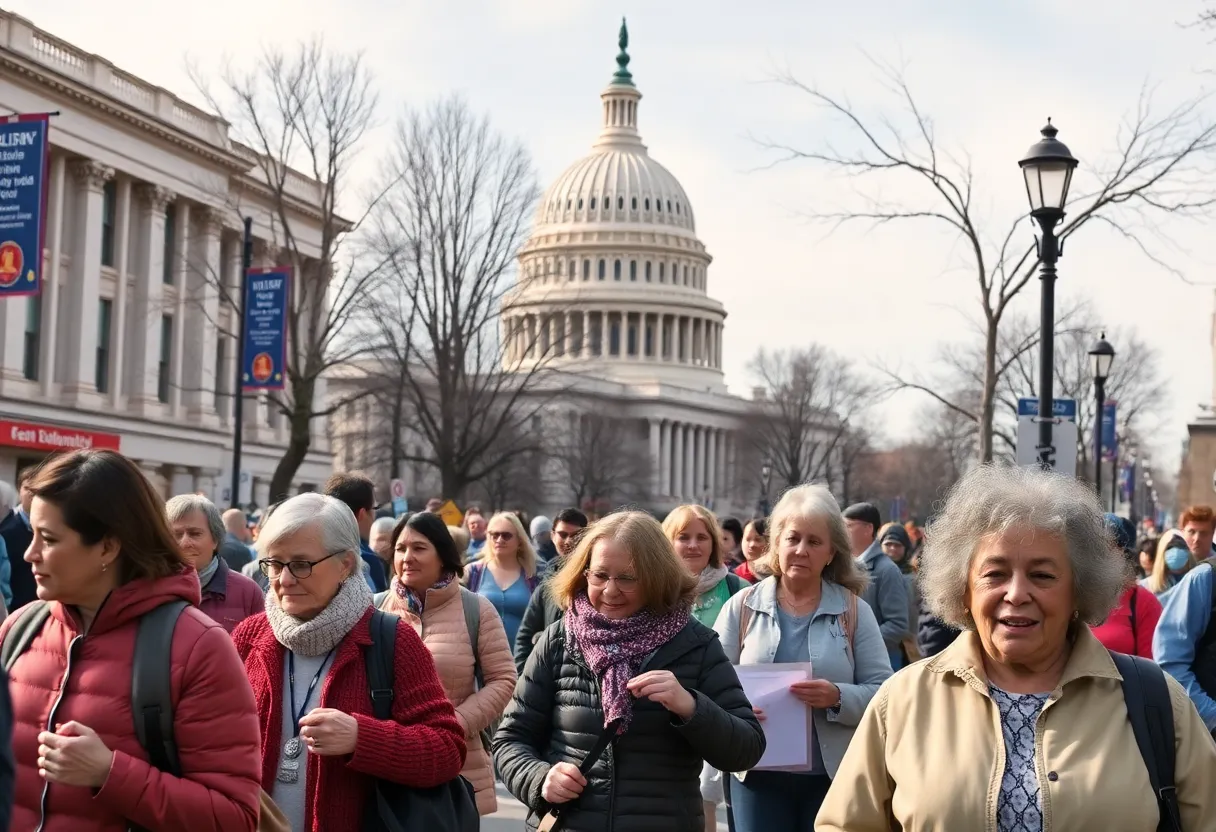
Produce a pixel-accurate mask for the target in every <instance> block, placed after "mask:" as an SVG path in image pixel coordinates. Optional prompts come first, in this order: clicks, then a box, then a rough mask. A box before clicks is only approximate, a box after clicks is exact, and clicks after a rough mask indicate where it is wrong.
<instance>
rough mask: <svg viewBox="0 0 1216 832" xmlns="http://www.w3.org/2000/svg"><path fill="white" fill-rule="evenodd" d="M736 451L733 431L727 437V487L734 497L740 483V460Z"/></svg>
mask: <svg viewBox="0 0 1216 832" xmlns="http://www.w3.org/2000/svg"><path fill="white" fill-rule="evenodd" d="M736 450H737V448H736V447H735V433H734V431H731V432H730V433H728V434H727V435H726V485H727V488H728V489H730V493H731V496H734V494H735V486H736V485H737V484H738V482H739V467H738V463H739V459H738V456H737V455H736Z"/></svg>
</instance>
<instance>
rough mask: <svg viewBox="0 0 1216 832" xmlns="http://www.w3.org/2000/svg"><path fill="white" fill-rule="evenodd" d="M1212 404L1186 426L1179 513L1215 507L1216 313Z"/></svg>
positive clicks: (1179, 482)
mask: <svg viewBox="0 0 1216 832" xmlns="http://www.w3.org/2000/svg"><path fill="white" fill-rule="evenodd" d="M1211 338H1212V371H1211V372H1212V403H1211V404H1210V405H1206V406H1201V411H1200V413H1199V415H1197V416H1196V417H1195V418H1194V419H1192V420H1191V422H1190V424H1188V425H1187V426H1186V432H1187V441H1186V444H1185V446H1184V447H1183V452H1182V469H1181V470H1180V471H1179V473H1178V500H1177V507H1176V508H1177V510H1178V511H1179V512H1181V511H1182V510H1183V509H1184V508H1186V507H1187V506H1192V505H1216V312H1214V313H1213V315H1212V335H1211Z"/></svg>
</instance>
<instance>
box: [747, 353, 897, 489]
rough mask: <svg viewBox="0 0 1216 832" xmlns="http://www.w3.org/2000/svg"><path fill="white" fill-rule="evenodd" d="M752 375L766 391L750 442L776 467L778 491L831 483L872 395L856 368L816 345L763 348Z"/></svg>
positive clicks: (750, 366)
mask: <svg viewBox="0 0 1216 832" xmlns="http://www.w3.org/2000/svg"><path fill="white" fill-rule="evenodd" d="M748 370H749V371H750V372H751V374H752V375H753V376H754V377H755V378H756V379H757V380H758V381H759V382H760V383H761V385H762V389H763V391H764V398H763V400H762V401H760V402H758V403H757V406H756V408H755V411H754V413H753V414H752V423H753V425H752V431H751V434H752V442H753V444H755V445H756V448H757V450H758V451H759V453H760V454H761V455H762V456H763V457H764V458H765V459H767V460H768V461H769V464H770V465H772V475H773V482H774V483H775V487H776V488H777V490H780V487H787V486H788V487H792V486H795V485H800V484H802V483H804V482H811V481H814V480H824V479H827V478H828V477H829V475H830V474H831V472H832V471H833V466H834V465H836V464H837V461H836V460H835V458H834V457H835V455H836V454H837V452H838V450H839V445H840V443H841V440H842V439H844V438H845V437H846V436H847V435H848V431H849V428H850V426H851V424H852V420H854V419H855V418H856V417H858V416H860V414H861V413H862V412H863V411H864V410H865V409H866V408H867V407H868V406H869V405H870V404H872V398H873V390H872V389H871V388H870V386H869V385H868V384H867V383H866V382H865V381H864V380H863V379H862V378H861V377H860V376H859V375H858V373H857V371H856V370H855V369H854V368H853V366H852V364H850V363H849V362H848V361H846V360H845V359H843V358H841V357H839V356H837V355H835V354H834V353H832V352H831V351H830V350H828V349H826V348H824V347H822V346H820V345H818V344H812V345H810V346H809V347H805V348H802V349H791V350H784V351H782V350H778V351H772V352H770V351H768V350H765V349H764V348H761V349H760V350H759V351H758V352H757V353H756V355H755V357H754V358H752V360H751V362H749V364H748Z"/></svg>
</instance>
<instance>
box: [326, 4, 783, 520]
mask: <svg viewBox="0 0 1216 832" xmlns="http://www.w3.org/2000/svg"><path fill="white" fill-rule="evenodd" d="M620 41H621V43H620V45H621V52H620V54H619V55H618V57H617V64H618V67H617V70H616V72H615V73H614V74H613V75H612V77H611V79H610V81H609V83H608V86H607V87H606V88H605V89H604V90H603V91H602V92H601V93H600V108H599V111H600V118H601V123H600V130H599V135H598V136H597V137H596V138H595V141H594V142H593V143H592V145H591V152H590V154H588V155H587V156H585V157H583V158H582V159H579V160H578V161H576V162H574V163H573V164H572V165H570V166H569V167H567V168H566V170H565V171H564V172H563V173H562V174H561V175H560V176H558V177H557V179H556V181H554V182H553V184H552V185H551V186H550V187H549V188H548V189H547V191H546V192H545V193H544V195H543V197H542V198H541V200H540V202H539V205H538V208H537V212H536V216H535V221H534V224H533V230H532V234H531V236H530V238H529V239H528V241H527V242H526V244H525V245H524V246H523V247H522V249H521V251H520V254H519V268H518V275H519V280H518V284H517V285H516V286H515V287H514V288H513V289H512V290H511V291H510V292H509V293H507V295H506V296H505V297H504V299H503V303H502V312H501V322H500V323H501V326H500V331H501V337H502V338H503V339H504V346H505V349H504V351H503V367H504V369H506V370H508V371H512V372H519V373H526V372H529V371H530V370H533V369H534V368H535V366H536V365H537V364H539V363H543V364H544V367H545V376H544V378H545V381H544V382H543V383H542V384H540V385H539V388H540V389H537V390H535V391H532V393H531V394H532V395H537V396H544V395H549V394H550V393H551V391H552V390H553V389H554V388H557V387H560V389H561V393H560V395H556V396H553V397H552V398H551V399H549V400H548V401H547V402H546V404H545V407H544V410H543V415H542V417H541V418H540V419H538V420H537V421H536V423H535V424H534V425H533V433H535V434H536V435H537V436H538V437H539V441H540V443H541V445H542V448H543V450H542V458H541V459H540V460H537V461H536V470H535V472H534V476H535V480H536V481H537V483H538V484H539V488H538V489H537V490H536V492H535V493H533V494H530V495H529V497H530V498H531V502H532V503H533V505H523V506H520V507H524V508H532V509H534V510H536V511H540V512H543V513H547V514H551V513H552V512H553V511H555V510H557V509H559V508H561V507H564V506H567V505H572V504H574V503H575V502H576V501H578V499H577V498H578V495H577V493H576V489H575V487H574V486H573V485H572V483H571V480H572V479H580V474H582V473H584V472H579V471H576V470H571V469H572V468H576V467H578V466H579V465H583V466H588V467H592V466H600V467H602V466H603V465H605V464H606V463H605V462H603V461H602V460H589V459H574V460H571V459H569V458H568V457H569V456H570V455H571V454H572V453H577V454H579V455H583V456H585V455H587V454H597V455H612V456H613V457H616V458H618V465H617V468H618V471H617V475H618V476H630V477H631V478H632V479H633V480H634V481H633V482H630V483H619V484H614V486H615V487H614V488H612V489H610V490H611V491H612V492H614V493H611V494H595V495H586V494H584V495H582V502H583V503H584V507H586V508H591V509H592V510H596V511H603V510H605V509H607V508H608V507H610V506H611V505H615V504H620V503H624V502H629V503H635V504H637V505H640V506H644V507H646V508H648V509H650V510H652V511H654V512H656V513H658V514H659V515H660V516H661V515H662V514H664V513H665V512H666V511H668V510H669V509H671V508H672V507H674V506H676V505H679V504H681V503H685V502H700V503H703V504H705V505H708V506H711V507H713V508H714V509H715V510H717V511H719V512H721V513H725V514H742V515H746V516H750V514H751V511H752V507H753V506H754V505H755V502H756V499H757V496H758V491H757V488H758V486H757V484H756V483H757V481H758V478H759V467H760V463H759V460H758V459H757V458H756V454H755V452H754V451H753V450H751V448H750V446H749V444H748V438H747V436H746V433H745V425H746V423H747V420H748V419H749V417H750V416H751V414H753V413H754V408H755V403H754V402H751V401H748V400H745V399H741V398H739V397H737V396H734V395H731V394H730V393H728V392H727V388H726V384H725V380H724V377H723V373H722V356H723V349H724V334H725V325H726V318H727V313H726V310H725V308H724V307H723V306H722V304H721V303H720V302H719V301H717V300H715V299H714V298H713V297H712V296H711V294H710V286H711V279H712V278H711V275H712V270H711V264H712V262H713V258H712V257H711V256H710V254H709V252H708V251H707V249H706V246H705V244H704V243H703V242H702V241H701V240H700V239H699V238H698V237H697V229H696V212H695V211H694V209H693V205H692V201H691V200H690V199H689V197H688V194H687V193H685V191H684V188H683V187H682V186H681V185H680V182H679V180H678V179H677V178H676V177H675V176H674V175H673V174H672V173H671V171H669V170H668V169H667V168H666V167H664V166H663V165H662V164H660V163H659V162H658V161H657V160H656V159H655V158H653V157H652V156H651V155H650V152H649V150H648V149H647V147H646V145H645V144H644V143H643V141H642V135H641V132H640V131H639V127H638V125H639V116H640V113H641V107H640V104H641V101H642V93H641V91H640V90H639V89H638V86H637V85H636V84H635V83H634V79H633V77H632V74H631V73H630V71H629V69H628V64H629V55H628V52H627V50H626V47H627V33H626V31H625V28H624V25H622V29H621V36H620ZM588 109H589V111H590V108H588ZM351 383H355V382H354V380H352V379H344V380H342V381H338V380H336V379H331V388H332V389H334V390H335V391H337V390H338V389H340V387H339V385H345V384H351ZM373 411H374V409H373V408H365V409H364V410H363V411H361V412H360V411H357V410H352V413H351V414H346V416H345V417H344V418H339V419H337V420H335V426H334V430H333V432H332V439H333V447H334V452H335V458H336V464H337V465H338V466H339V467H363V468H364V469H365V470H366V469H367V468H368V467H374V466H368V465H365V464H364V465H361V464H360V463H361V462H365V460H364V459H361V456H360V452H359V449H360V439H359V437H361V436H364V437H365V436H367V435H368V434H369V430H368V424H369V422H370V423H372V424H380V425H383V424H385V421H384V418H385V417H384V414H377V413H375V412H373ZM589 417H590V418H594V419H596V420H598V421H602V420H603V419H605V418H609V419H611V420H613V421H614V422H615V423H617V429H616V430H613V431H611V432H605V433H602V434H601V435H600V437H597V436H595V435H590V436H585V437H583V439H582V441H581V442H580V441H578V437H577V434H578V433H579V431H580V430H582V431H586V430H587V429H588V428H587V426H586V424H585V422H586V420H587V419H588V418H589ZM404 430H405V432H406V434H407V435H406V438H405V442H406V444H407V445H410V444H413V443H417V442H420V441H422V440H421V438H420V437H418V436H416V435H412V434H410V431H409V429H408V428H404ZM371 433H374V431H371ZM572 435H574V436H575V439H574V440H573V441H572V440H571V439H570V437H571V436H572ZM597 438H603V439H604V440H605V441H607V442H610V443H611V445H612V447H611V448H606V449H603V451H602V452H601V451H597V450H596V449H588V448H586V447H585V446H586V445H587V444H588V443H594V442H596V441H597ZM571 448H574V449H576V450H574V451H572V450H571ZM620 458H626V459H631V460H637V464H636V465H632V466H621V465H620V464H619V459H620ZM407 468H410V470H408V471H407V472H406V473H405V474H404V479H405V483H406V490H407V492H408V494H409V495H410V502H411V505H412V504H413V503H414V502H415V501H416V500H418V499H425V498H426V497H428V496H431V495H433V494H438V493H439V484H438V480H437V478H436V477H435V476H433V475H428V472H426V471H423V470H421V469H420V468H419V467H418V466H412V468H411V467H410V466H407ZM585 473H586V476H584V477H581V478H582V479H593V478H594V477H592V476H591V474H592V472H585ZM589 503H590V504H589Z"/></svg>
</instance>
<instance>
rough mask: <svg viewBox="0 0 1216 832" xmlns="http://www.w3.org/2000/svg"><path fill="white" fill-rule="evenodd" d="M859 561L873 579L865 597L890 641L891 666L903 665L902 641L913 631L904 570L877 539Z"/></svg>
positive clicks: (889, 656) (863, 594) (885, 636)
mask: <svg viewBox="0 0 1216 832" xmlns="http://www.w3.org/2000/svg"><path fill="white" fill-rule="evenodd" d="M857 564H858V566H861V567H862V568H863V569H864V570H865V571H866V573H867V574H868V575H869V576H870V583H869V585H868V586H867V587H866V588H865V591H864V592H862V593H861V600H863V601H865V602H866V603H867V604H869V605H870V609H871V611H872V612H873V613H874V617H875V618H876V619H877V620H878V629H879V630H881V631H882V640H883V641H884V642H885V643H886V645H887V655H888V658H889V659H890V661H891V666H892V667H894V668H899V667H902V666H903V654H902V653H901V652H900V642H901V641H903V640H904V639H905V638H908V637H909V636H911V635H912V622H911V620H909V619H910V611H909V609H908V590H907V586H906V585H905V583H904V573H902V572H900V571H899V567H898V566H896V565H895V561H893V560H891V559H890V558H889V557H887V553H886V552H884V551H883V550H882V544H881V543H879V542H878V541H877V540H875V541H874V542H873V543H871V544H870V548H869V549H866V550H865V551H864V552H862V553H861V556H860V557H858V558H857Z"/></svg>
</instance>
